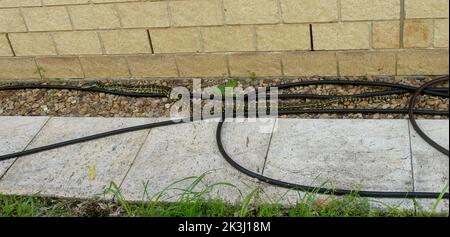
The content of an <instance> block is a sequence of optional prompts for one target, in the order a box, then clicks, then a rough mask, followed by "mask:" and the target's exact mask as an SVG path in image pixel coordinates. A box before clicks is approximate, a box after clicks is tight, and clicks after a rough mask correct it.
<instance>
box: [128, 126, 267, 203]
mask: <svg viewBox="0 0 450 237" xmlns="http://www.w3.org/2000/svg"><path fill="white" fill-rule="evenodd" d="M274 122H275V120H272V123H274ZM259 126H261V123H232V122H227V123H225V125H224V130H223V137H224V139H223V140H224V147H225V149H226V150H227V151H229V153H230V154H231V155H233V158H235V160H236V161H237V162H239V163H241V164H242V165H243V166H245V167H246V168H248V169H250V170H253V171H256V172H259V171H261V169H262V167H263V165H264V158H265V155H266V152H267V148H268V145H269V140H270V135H271V134H270V133H259ZM265 126H267V124H266V125H265ZM216 127H217V123H215V122H195V123H191V124H182V125H177V126H171V127H165V128H156V129H153V130H152V131H151V132H150V135H149V139H148V140H147V142H146V144H145V145H144V146H143V148H142V150H141V152H140V153H139V155H138V157H137V159H136V161H135V163H134V165H133V166H132V168H131V170H130V172H129V173H128V175H127V177H126V179H125V181H124V183H123V185H122V186H121V189H122V194H123V195H124V196H125V198H126V199H130V200H135V201H140V200H143V194H144V193H145V191H146V192H147V193H148V197H153V196H154V195H155V194H157V193H158V192H160V191H162V190H164V189H165V188H166V187H168V186H169V185H171V184H173V183H174V182H177V181H180V180H182V179H184V178H186V177H189V176H200V175H202V174H203V173H205V172H208V174H207V175H206V177H205V178H204V180H203V181H204V182H203V183H202V184H200V186H199V189H203V188H204V187H206V185H211V184H214V183H217V182H227V183H231V184H233V185H235V186H236V187H237V188H238V189H239V190H241V192H243V193H244V194H243V195H245V194H246V193H249V192H251V190H253V189H254V188H255V187H256V186H257V185H258V183H257V182H255V180H252V179H250V178H248V177H247V176H245V175H243V174H241V173H239V172H238V171H237V170H235V169H234V168H232V167H231V166H230V165H229V164H228V163H227V162H226V161H225V160H224V159H223V158H222V156H221V155H220V153H219V151H218V148H217V145H216V139H215V131H216ZM193 181H194V180H193V179H190V180H186V181H183V182H181V183H178V184H176V185H174V186H173V188H181V189H183V188H187V187H188V186H189V184H191V183H192V182H193ZM145 183H146V184H147V186H146V188H144V187H145V186H144V184H145ZM182 192H183V191H180V190H169V191H167V193H166V195H165V196H164V198H163V200H166V201H171V200H176V199H178V198H180V193H182ZM148 197H145V198H144V199H150V198H148ZM209 197H210V198H218V197H220V198H222V199H224V200H228V201H231V202H239V201H242V198H241V197H240V195H239V192H237V190H236V189H235V188H231V187H228V186H223V185H220V186H217V187H215V188H214V189H213V191H212V192H211V193H210V196H209Z"/></svg>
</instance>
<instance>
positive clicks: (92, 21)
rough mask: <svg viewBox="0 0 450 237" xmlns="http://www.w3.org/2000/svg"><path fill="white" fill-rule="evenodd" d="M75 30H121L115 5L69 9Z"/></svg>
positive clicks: (72, 7) (84, 6) (83, 6)
mask: <svg viewBox="0 0 450 237" xmlns="http://www.w3.org/2000/svg"><path fill="white" fill-rule="evenodd" d="M68 11H69V14H70V16H71V19H72V22H73V27H74V28H75V29H81V30H84V29H111V28H119V27H120V21H119V17H118V14H117V12H116V11H115V10H114V7H113V5H82V6H70V7H68Z"/></svg>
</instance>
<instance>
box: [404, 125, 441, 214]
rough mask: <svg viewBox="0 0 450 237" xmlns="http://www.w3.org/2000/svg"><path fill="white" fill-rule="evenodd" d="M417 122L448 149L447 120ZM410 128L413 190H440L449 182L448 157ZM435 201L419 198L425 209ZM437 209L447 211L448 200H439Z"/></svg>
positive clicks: (429, 207) (430, 207)
mask: <svg viewBox="0 0 450 237" xmlns="http://www.w3.org/2000/svg"><path fill="white" fill-rule="evenodd" d="M417 123H418V124H419V126H420V127H421V128H422V130H423V131H424V132H425V133H426V134H427V135H428V136H430V138H431V139H433V140H435V141H436V142H437V143H439V144H441V145H442V146H444V147H446V148H447V149H448V147H449V130H448V129H449V121H448V120H418V122H417ZM410 130H411V151H412V160H413V165H414V166H413V167H414V187H415V190H416V191H424V192H441V191H442V190H443V189H444V187H445V185H446V184H448V182H449V157H448V156H446V155H444V154H442V153H440V152H439V151H437V150H436V149H435V148H433V147H431V146H430V145H429V144H428V143H426V142H425V141H424V140H423V139H422V138H421V137H420V136H419V135H418V134H417V133H416V132H415V130H414V129H413V128H412V127H411V128H410ZM447 192H448V190H447ZM435 203H436V200H419V204H420V205H421V206H422V208H423V209H424V210H425V211H429V210H431V209H432V208H433V206H434V204H435ZM437 211H444V212H448V211H449V203H448V200H445V201H443V202H441V203H440V205H438V208H437Z"/></svg>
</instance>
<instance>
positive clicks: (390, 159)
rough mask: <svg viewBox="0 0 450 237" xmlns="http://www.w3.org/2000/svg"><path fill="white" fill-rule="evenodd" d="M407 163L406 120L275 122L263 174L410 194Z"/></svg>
mask: <svg viewBox="0 0 450 237" xmlns="http://www.w3.org/2000/svg"><path fill="white" fill-rule="evenodd" d="M363 134H364V135H363ZM410 158H411V157H410V149H409V135H408V122H407V121H406V120H395V121H393V120H302V121H301V122H299V121H298V120H289V119H279V121H278V130H277V131H276V132H274V134H273V136H272V141H271V146H270V148H269V152H268V156H267V161H266V167H265V169H264V175H266V176H268V177H272V178H277V179H282V180H284V181H289V182H295V183H300V184H304V185H315V186H323V187H330V188H351V189H359V190H383V191H412V188H413V184H412V183H413V181H412V175H411V160H410Z"/></svg>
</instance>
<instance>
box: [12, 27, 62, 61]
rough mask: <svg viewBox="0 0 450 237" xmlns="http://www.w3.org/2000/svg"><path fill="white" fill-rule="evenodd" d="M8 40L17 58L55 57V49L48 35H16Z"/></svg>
mask: <svg viewBox="0 0 450 237" xmlns="http://www.w3.org/2000/svg"><path fill="white" fill-rule="evenodd" d="M9 39H10V40H11V45H12V47H13V48H14V52H16V55H17V56H32V55H56V47H55V44H54V43H53V39H52V36H51V35H50V34H49V33H16V34H10V35H9Z"/></svg>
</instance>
